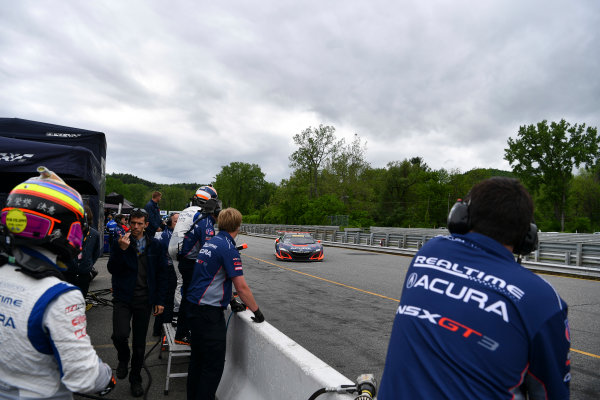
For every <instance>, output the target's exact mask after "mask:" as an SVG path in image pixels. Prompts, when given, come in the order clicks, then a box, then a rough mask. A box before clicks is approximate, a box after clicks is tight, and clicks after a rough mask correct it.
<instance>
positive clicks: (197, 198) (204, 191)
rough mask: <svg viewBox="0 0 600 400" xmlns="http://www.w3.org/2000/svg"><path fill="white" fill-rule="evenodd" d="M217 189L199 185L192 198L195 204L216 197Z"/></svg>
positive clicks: (201, 203)
mask: <svg viewBox="0 0 600 400" xmlns="http://www.w3.org/2000/svg"><path fill="white" fill-rule="evenodd" d="M216 198H217V191H216V190H215V188H214V187H212V186H200V187H199V188H198V190H196V194H194V197H193V199H192V203H193V204H194V205H195V206H201V205H203V204H204V203H206V201H207V200H209V199H216Z"/></svg>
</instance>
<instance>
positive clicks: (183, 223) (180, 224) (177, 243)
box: [168, 206, 202, 313]
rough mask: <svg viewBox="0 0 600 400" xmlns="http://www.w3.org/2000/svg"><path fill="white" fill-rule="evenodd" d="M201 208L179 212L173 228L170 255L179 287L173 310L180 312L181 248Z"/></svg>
mask: <svg viewBox="0 0 600 400" xmlns="http://www.w3.org/2000/svg"><path fill="white" fill-rule="evenodd" d="M201 209H202V208H201V207H199V206H190V207H187V208H186V209H185V210H183V211H182V212H181V213H179V219H178V220H177V224H176V225H175V227H174V228H173V234H172V235H171V239H169V246H168V247H169V257H171V261H173V266H174V269H175V275H177V288H176V289H175V299H174V304H173V311H174V312H177V313H178V312H179V305H180V304H181V288H182V286H183V277H182V276H181V273H180V272H179V260H178V259H179V257H178V256H179V251H180V250H181V244H182V242H183V237H184V236H185V234H186V233H187V231H189V230H190V228H191V227H192V224H193V223H194V216H195V215H196V213H198V211H200V210H201Z"/></svg>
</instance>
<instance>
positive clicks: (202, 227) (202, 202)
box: [175, 186, 221, 344]
mask: <svg viewBox="0 0 600 400" xmlns="http://www.w3.org/2000/svg"><path fill="white" fill-rule="evenodd" d="M192 201H193V203H194V205H197V206H200V207H201V208H200V210H199V211H198V212H196V214H195V215H194V219H193V222H192V225H191V227H190V228H189V230H188V231H187V232H186V233H185V235H184V237H183V241H182V242H181V250H180V251H179V253H178V257H179V265H178V268H179V272H180V273H181V278H182V284H181V298H182V299H185V296H186V295H187V290H188V287H189V286H190V282H191V280H192V273H193V271H194V265H195V264H196V259H197V258H198V252H199V251H200V249H201V248H202V246H203V245H204V243H205V242H207V241H208V240H210V239H211V238H212V237H213V236H214V235H215V227H214V224H215V221H216V218H217V217H218V215H219V212H220V211H221V204H220V201H219V199H218V195H217V191H216V190H215V188H213V187H212V186H201V187H200V188H198V190H196V194H195V195H194V198H193V200H192ZM184 212H185V210H184ZM187 314H188V311H187V303H186V302H185V301H182V302H181V304H180V306H179V316H178V318H177V330H176V331H175V343H178V344H189V343H190V326H189V324H188V318H187V317H188V315H187Z"/></svg>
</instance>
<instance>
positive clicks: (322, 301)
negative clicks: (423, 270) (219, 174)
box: [76, 235, 600, 400]
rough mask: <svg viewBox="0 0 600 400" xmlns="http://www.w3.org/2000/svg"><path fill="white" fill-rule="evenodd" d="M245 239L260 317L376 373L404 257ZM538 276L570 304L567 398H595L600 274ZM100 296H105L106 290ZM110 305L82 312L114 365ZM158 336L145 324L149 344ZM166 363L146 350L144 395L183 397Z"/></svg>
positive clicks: (328, 357)
mask: <svg viewBox="0 0 600 400" xmlns="http://www.w3.org/2000/svg"><path fill="white" fill-rule="evenodd" d="M244 242H246V243H248V248H247V249H245V250H243V251H242V260H243V264H244V275H245V277H246V280H247V281H248V283H249V285H250V288H251V289H252V291H253V292H254V295H255V297H256V300H257V302H258V304H259V306H260V308H261V310H262V311H263V313H264V315H265V317H266V320H267V321H268V322H269V323H271V324H272V325H274V326H275V327H276V328H277V329H279V330H280V331H282V332H283V333H284V334H286V335H288V336H289V337H290V338H292V339H293V340H295V341H296V342H298V343H299V344H300V345H301V346H303V347H305V348H306V349H307V350H309V351H310V352H312V353H313V354H315V355H316V356H317V357H319V358H321V359H322V360H323V361H325V362H327V363H328V364H329V365H331V366H332V367H333V368H335V369H337V370H338V371H339V372H341V373H342V374H343V375H345V376H346V377H348V378H349V379H351V380H354V379H355V378H356V377H357V376H358V375H359V374H362V373H373V374H374V375H375V377H376V378H377V379H378V380H379V379H380V378H381V375H382V372H383V365H384V362H385V354H386V351H387V344H388V340H389V335H390V332H391V326H392V322H393V318H394V313H395V310H396V307H397V303H398V299H399V298H400V294H401V288H402V283H403V281H404V275H405V273H406V270H407V268H408V264H409V262H410V258H409V257H403V256H396V255H389V254H380V253H374V252H365V251H358V250H353V249H342V248H335V247H329V246H326V247H325V260H324V261H323V262H319V263H290V262H287V263H286V262H280V261H276V260H275V257H274V255H273V240H272V239H265V238H259V237H253V236H247V235H241V236H240V237H239V238H238V244H240V243H244ZM107 261H108V257H107V256H104V257H102V258H100V259H99V260H98V262H97V264H96V268H97V269H98V270H99V275H98V276H97V277H96V279H94V281H92V284H91V287H90V291H91V292H94V291H103V290H105V289H109V288H110V274H109V273H108V271H107V270H106V263H107ZM543 277H544V278H545V279H547V280H548V281H549V282H551V283H552V285H554V287H555V288H556V289H557V291H558V292H559V293H560V295H561V296H562V297H563V298H564V299H565V301H567V303H568V304H569V319H570V326H571V335H572V344H571V345H572V353H571V354H572V369H571V370H572V374H573V379H572V383H571V392H572V393H571V399H574V400H592V399H598V398H600V335H599V334H598V333H599V332H600V321H599V317H600V282H599V281H590V280H584V279H575V278H566V277H558V276H550V275H543ZM102 297H103V298H106V299H110V295H106V294H105V295H103V296H102ZM111 313H112V309H111V307H110V306H103V305H96V306H93V307H92V308H91V309H90V310H89V311H88V313H87V315H88V334H89V335H90V336H91V339H92V343H93V345H94V347H95V348H96V351H97V352H98V354H99V355H100V357H101V358H102V359H103V360H104V361H106V362H108V363H109V364H110V365H111V366H112V367H113V369H114V368H116V364H117V360H116V351H115V350H114V347H113V345H112V342H111V339H110V336H111V333H112V325H111V324H112V322H111V321H112V317H111ZM151 324H152V321H151ZM157 339H158V338H153V337H152V336H151V331H149V332H148V336H147V350H150V349H151V347H152V346H153V345H154V344H155V342H156V340H157ZM174 363H175V365H174V367H173V371H176V372H185V371H186V369H187V363H186V359H175V362H174ZM166 364H167V360H166V354H165V356H164V357H163V358H162V360H161V359H158V348H155V349H154V350H153V351H152V352H151V353H150V354H149V356H148V359H147V361H146V365H147V367H148V370H149V371H150V373H151V375H152V385H151V386H150V390H149V392H148V394H147V397H146V398H147V399H152V400H156V399H163V400H164V399H169V398H170V399H185V381H186V378H171V380H170V390H169V395H168V396H164V394H163V391H164V385H165V378H166ZM142 376H143V379H144V386H146V385H147V383H148V377H147V375H146V373H144V372H143V373H142ZM222 384H226V383H225V382H223V383H222ZM76 398H83V397H78V396H76ZM127 398H132V397H131V395H130V394H129V384H128V382H127V381H125V382H118V384H117V387H116V388H115V390H114V391H113V392H112V393H110V394H109V395H108V396H107V399H127Z"/></svg>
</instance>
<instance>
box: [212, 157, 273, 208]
mask: <svg viewBox="0 0 600 400" xmlns="http://www.w3.org/2000/svg"><path fill="white" fill-rule="evenodd" d="M264 178H265V174H264V173H263V172H262V170H261V169H260V167H259V166H258V165H257V164H248V163H244V162H237V161H236V162H232V163H230V164H229V165H226V166H224V167H221V172H219V173H218V174H217V177H216V180H215V188H216V189H217V191H218V193H219V198H220V199H221V200H222V201H223V205H224V206H225V207H235V208H237V209H238V210H240V212H241V213H242V214H248V213H250V212H252V211H254V210H256V209H258V208H259V207H260V206H261V205H263V204H265V203H267V202H268V200H269V198H270V197H271V195H272V194H273V191H274V187H273V184H269V183H268V182H266V181H265V179H264Z"/></svg>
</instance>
